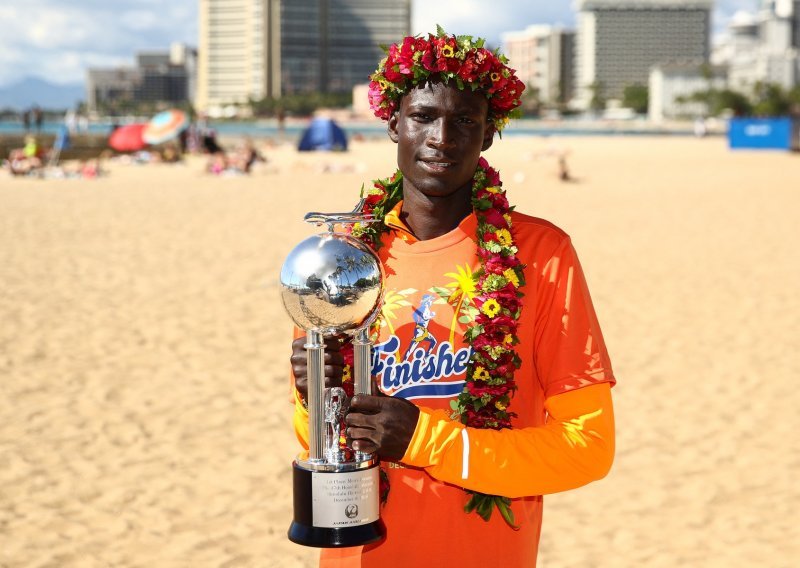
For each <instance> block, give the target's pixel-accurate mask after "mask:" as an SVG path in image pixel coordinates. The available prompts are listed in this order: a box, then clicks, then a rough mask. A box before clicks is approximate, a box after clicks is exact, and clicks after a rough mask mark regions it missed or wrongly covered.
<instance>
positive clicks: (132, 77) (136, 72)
mask: <svg viewBox="0 0 800 568" xmlns="http://www.w3.org/2000/svg"><path fill="white" fill-rule="evenodd" d="M196 58H197V50H195V49H194V48H192V47H190V46H188V45H186V44H181V43H174V44H172V46H171V47H170V50H169V51H141V52H139V53H137V54H136V66H135V67H116V68H111V69H98V68H91V69H89V70H88V72H87V75H86V94H87V97H86V103H87V106H88V108H89V110H91V111H95V110H99V109H100V108H101V107H110V108H114V107H118V106H120V105H128V104H130V105H136V104H138V103H143V102H148V103H164V104H173V105H175V104H183V103H186V102H189V101H191V100H192V90H193V88H194V82H195V79H194V72H195V60H196Z"/></svg>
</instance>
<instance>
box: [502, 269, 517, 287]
mask: <svg viewBox="0 0 800 568" xmlns="http://www.w3.org/2000/svg"><path fill="white" fill-rule="evenodd" d="M503 276H504V277H505V279H506V280H508V281H509V282H511V283H512V284H513V285H514V288H519V278H517V273H516V272H514V269H513V268H506V269H505V271H504V272H503Z"/></svg>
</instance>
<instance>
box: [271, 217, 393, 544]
mask: <svg viewBox="0 0 800 568" xmlns="http://www.w3.org/2000/svg"><path fill="white" fill-rule="evenodd" d="M356 210H358V208H357V209H356ZM305 220H306V221H308V222H311V223H315V224H317V225H323V224H325V225H327V226H328V232H326V233H322V234H319V235H314V236H312V237H309V238H307V239H305V240H304V241H302V242H301V243H300V244H299V245H297V246H296V247H295V248H294V250H292V252H291V253H289V256H288V258H287V259H286V262H285V263H284V265H283V268H282V269H281V297H282V299H283V305H284V307H285V308H286V311H287V312H288V313H289V316H290V317H291V318H292V319H293V320H294V322H295V323H296V324H297V326H298V327H300V328H302V329H304V330H305V331H306V333H307V342H306V345H305V347H306V352H307V357H308V400H307V402H308V431H309V449H308V452H303V453H301V454H300V455H299V456H298V457H297V459H296V460H295V461H294V463H293V464H292V465H293V468H292V469H293V474H294V475H293V477H294V520H293V522H292V524H291V526H290V528H289V539H290V540H291V541H293V542H296V543H298V544H302V545H306V546H316V547H340V546H359V545H362V544H368V543H371V542H376V541H378V540H380V539H381V538H383V536H384V534H385V532H386V530H385V528H384V526H383V522H382V521H381V520H380V511H379V467H378V458H377V456H376V455H375V454H365V453H361V452H354V451H352V450H351V449H349V448H343V447H342V446H341V444H340V437H341V434H342V431H341V425H342V420H343V418H344V415H345V413H346V412H347V408H348V405H349V400H348V398H347V395H346V394H345V392H344V390H343V389H342V388H339V387H336V388H328V389H326V388H325V372H324V367H325V363H324V357H325V347H324V345H325V344H324V341H323V338H324V336H326V335H338V334H342V333H347V334H349V335H351V336H352V337H353V356H354V364H353V383H354V385H353V386H354V392H355V393H356V394H359V393H363V394H370V393H371V388H372V386H371V385H372V381H371V376H370V351H371V345H370V342H369V327H370V325H371V324H372V323H373V322H374V320H375V318H376V317H377V315H378V312H379V311H380V305H381V295H382V287H383V267H382V266H381V262H380V260H379V259H378V257H377V255H376V254H375V253H374V252H373V251H372V249H370V248H369V247H368V246H367V245H366V244H364V243H362V242H361V241H359V240H358V239H356V238H354V237H352V236H349V235H346V234H343V233H337V232H335V231H334V225H337V224H343V223H357V222H358V223H365V222H370V221H371V218H370V217H369V216H365V215H361V214H357V213H332V214H322V213H309V214H308V215H306V217H305Z"/></svg>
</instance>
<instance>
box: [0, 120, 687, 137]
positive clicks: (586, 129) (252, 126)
mask: <svg viewBox="0 0 800 568" xmlns="http://www.w3.org/2000/svg"><path fill="white" fill-rule="evenodd" d="M62 127H63V123H62V122H45V123H44V124H43V127H42V133H43V134H56V133H57V132H58V131H59V130H60V129H61V128H62ZM208 127H209V128H211V129H213V130H215V131H216V133H217V135H218V136H223V137H233V136H241V137H245V136H250V137H253V138H277V137H278V136H279V132H278V127H277V123H276V122H275V121H268V120H264V121H235V122H232V121H231V122H210V123H208ZM341 127H342V128H343V129H344V130H345V132H347V134H348V135H349V136H350V137H352V136H363V137H364V138H383V137H385V136H386V126H384V125H383V124H378V123H341ZM305 128H306V123H301V122H293V123H292V124H287V125H286V128H285V129H284V134H283V137H284V138H288V139H293V138H299V137H300V135H301V134H302V133H303V131H304V130H305ZM111 130H112V123H111V122H92V123H90V124H89V127H88V132H89V133H90V134H109V133H110V132H111ZM24 132H25V129H24V128H23V125H22V123H21V122H20V121H0V135H4V134H6V135H10V134H14V135H19V134H24ZM610 135H620V136H665V135H674V136H691V135H692V128H691V126H686V127H685V128H681V127H678V128H669V129H667V128H658V127H655V126H653V125H651V124H649V123H647V122H643V121H619V122H608V121H596V122H590V121H577V120H563V121H558V122H551V121H539V120H519V121H517V122H516V123H513V122H512V123H511V124H510V125H509V126H508V127H507V128H506V129H505V130H504V131H503V136H610Z"/></svg>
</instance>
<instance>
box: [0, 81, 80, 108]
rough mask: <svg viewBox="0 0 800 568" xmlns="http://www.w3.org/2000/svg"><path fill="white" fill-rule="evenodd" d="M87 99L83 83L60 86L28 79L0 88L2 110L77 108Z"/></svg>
mask: <svg viewBox="0 0 800 568" xmlns="http://www.w3.org/2000/svg"><path fill="white" fill-rule="evenodd" d="M85 99H86V89H85V87H84V86H83V83H70V84H65V85H59V84H56V83H50V82H48V81H45V80H44V79H39V78H38V77H26V78H24V79H22V80H21V81H19V82H17V83H14V84H13V85H8V86H6V87H0V110H2V109H8V108H11V109H14V110H20V111H21V110H25V109H28V108H30V107H32V106H34V105H38V106H39V107H40V108H42V109H45V110H63V109H68V108H75V106H76V105H77V104H78V103H79V102H80V101H83V100H85Z"/></svg>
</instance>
